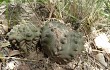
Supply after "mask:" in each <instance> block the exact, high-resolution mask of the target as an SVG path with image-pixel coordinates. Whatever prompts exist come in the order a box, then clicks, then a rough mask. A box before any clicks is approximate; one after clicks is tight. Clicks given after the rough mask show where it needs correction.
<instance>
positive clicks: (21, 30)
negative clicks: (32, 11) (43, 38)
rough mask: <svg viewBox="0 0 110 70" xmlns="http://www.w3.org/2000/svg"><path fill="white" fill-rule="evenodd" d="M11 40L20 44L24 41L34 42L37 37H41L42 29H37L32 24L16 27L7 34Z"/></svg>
mask: <svg viewBox="0 0 110 70" xmlns="http://www.w3.org/2000/svg"><path fill="white" fill-rule="evenodd" d="M7 36H9V40H13V39H15V40H17V41H18V42H20V41H22V40H33V39H34V38H35V37H39V36H40V28H37V27H35V26H34V25H33V24H31V23H25V24H20V25H16V26H14V27H13V29H11V31H10V32H9V33H8V34H7Z"/></svg>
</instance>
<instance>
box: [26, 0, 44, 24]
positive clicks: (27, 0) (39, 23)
mask: <svg viewBox="0 0 110 70" xmlns="http://www.w3.org/2000/svg"><path fill="white" fill-rule="evenodd" d="M27 1H28V3H29V5H30V7H31V8H32V11H33V12H34V14H35V15H36V16H35V18H36V19H37V20H38V21H39V25H41V23H42V21H41V20H40V19H39V18H38V17H39V16H38V14H37V13H36V12H35V10H34V9H33V7H32V5H31V3H30V2H29V0H27Z"/></svg>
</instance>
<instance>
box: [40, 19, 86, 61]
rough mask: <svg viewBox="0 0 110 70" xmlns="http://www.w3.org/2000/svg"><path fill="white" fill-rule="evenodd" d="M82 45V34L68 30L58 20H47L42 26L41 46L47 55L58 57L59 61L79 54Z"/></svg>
mask: <svg viewBox="0 0 110 70" xmlns="http://www.w3.org/2000/svg"><path fill="white" fill-rule="evenodd" d="M83 45H84V39H83V34H82V33H81V32H77V31H72V30H70V29H69V28H68V27H67V26H65V25H64V24H62V23H61V22H60V21H58V20H54V21H47V22H46V23H45V26H44V27H43V28H42V34H41V47H42V48H43V51H44V53H45V54H46V55H47V56H49V57H54V58H56V59H57V58H58V59H60V60H59V61H63V60H64V59H67V60H71V59H73V58H74V57H75V56H77V55H78V54H81V52H82V51H83V50H84V46H83ZM59 61H58V62H59ZM63 62H64V63H65V61H63ZM63 62H60V63H63Z"/></svg>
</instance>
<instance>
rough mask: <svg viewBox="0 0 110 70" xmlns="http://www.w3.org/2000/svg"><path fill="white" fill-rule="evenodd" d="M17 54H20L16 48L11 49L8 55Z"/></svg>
mask: <svg viewBox="0 0 110 70" xmlns="http://www.w3.org/2000/svg"><path fill="white" fill-rule="evenodd" d="M19 54H20V52H19V51H18V50H13V51H11V52H9V56H10V57H11V56H15V55H19Z"/></svg>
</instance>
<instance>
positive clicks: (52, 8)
mask: <svg viewBox="0 0 110 70" xmlns="http://www.w3.org/2000/svg"><path fill="white" fill-rule="evenodd" d="M50 6H51V9H50V14H49V20H50V18H51V17H52V14H53V11H54V10H55V9H54V7H55V4H52V3H50Z"/></svg>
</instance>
